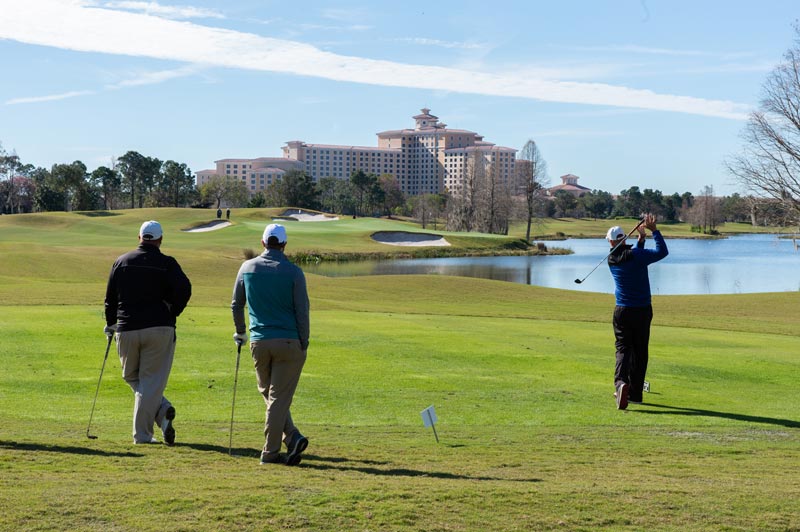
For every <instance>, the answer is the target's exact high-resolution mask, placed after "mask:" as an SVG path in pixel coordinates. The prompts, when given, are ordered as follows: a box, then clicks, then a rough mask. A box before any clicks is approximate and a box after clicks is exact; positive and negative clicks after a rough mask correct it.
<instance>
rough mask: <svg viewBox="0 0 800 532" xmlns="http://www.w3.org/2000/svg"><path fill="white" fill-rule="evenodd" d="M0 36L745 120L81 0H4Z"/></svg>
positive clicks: (615, 92)
mask: <svg viewBox="0 0 800 532" xmlns="http://www.w3.org/2000/svg"><path fill="white" fill-rule="evenodd" d="M5 3H6V6H4V7H5V9H4V13H3V17H0V38H6V39H12V40H15V41H19V42H23V43H29V44H36V45H42V46H53V47H57V48H61V49H68V50H77V51H83V52H99V53H107V54H118V55H128V56H137V57H149V58H157V59H164V60H173V61H182V62H186V63H190V64H202V65H212V66H222V67H226V68H239V69H246V70H256V71H269V72H282V73H287V74H294V75H299V76H309V77H318V78H325V79H329V80H335V81H345V82H350V83H363V84H371V85H380V86H391V87H407V88H416V89H426V90H443V89H445V90H449V91H451V92H461V93H471V94H482V95H491V96H505V97H516V98H528V99H533V100H540V101H548V102H564V103H580V104H588V105H605V106H615V107H629V108H640V109H650V110H660V111H668V112H680V113H690V114H697V115H705V116H714V117H723V118H731V119H745V118H746V116H747V113H748V112H749V110H750V108H749V106H747V105H743V104H739V103H735V102H731V101H725V100H710V99H704V98H695V97H691V96H680V95H672V94H661V93H656V92H654V91H650V90H642V89H633V88H629V87H625V86H619V85H610V84H603V83H580V82H575V81H558V80H550V79H544V78H530V77H524V76H519V75H514V74H510V75H497V74H491V73H486V72H475V71H469V70H462V69H455V68H447V67H438V66H426V65H414V64H406V63H398V62H392V61H383V60H374V59H367V58H362V57H353V56H345V55H339V54H334V53H330V52H325V51H323V50H320V49H319V48H316V47H314V46H311V45H308V44H305V43H301V42H296V41H289V40H282V39H274V38H267V37H261V36H258V35H254V34H250V33H242V32H237V31H232V30H227V29H220V28H214V27H209V26H202V25H198V24H194V23H190V22H186V21H174V20H169V19H165V18H160V17H155V16H151V15H143V14H140V13H129V12H125V11H116V10H110V9H103V8H97V7H94V8H91V9H90V8H87V6H88V5H89V4H88V3H87V2H86V1H85V0H6V2H5Z"/></svg>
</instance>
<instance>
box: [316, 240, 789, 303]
mask: <svg viewBox="0 0 800 532" xmlns="http://www.w3.org/2000/svg"><path fill="white" fill-rule="evenodd" d="M546 244H547V245H548V246H550V247H561V248H568V249H571V250H572V251H573V252H574V253H573V254H572V255H555V256H543V257H457V258H442V259H408V260H384V261H356V262H344V263H320V264H306V265H303V269H304V270H305V271H306V272H309V273H316V274H320V275H326V276H355V275H399V274H425V275H458V276H464V277H479V278H484V279H495V280H500V281H509V282H514V283H521V284H530V285H536V286H545V287H550V288H562V289H567V290H581V291H588V292H601V293H609V294H611V293H613V292H614V283H613V281H612V279H611V274H610V273H609V271H608V266H607V265H606V263H605V261H603V263H602V264H601V265H600V266H599V267H598V268H597V269H596V270H595V271H594V273H592V274H591V275H590V276H589V277H588V278H587V279H586V281H584V282H583V283H582V284H576V283H575V279H582V278H583V277H585V276H586V275H587V274H588V273H589V272H590V271H591V270H592V268H594V267H595V266H596V265H597V264H598V263H600V261H601V260H603V257H605V255H606V254H607V253H608V251H609V247H608V243H607V242H606V241H605V240H603V239H568V240H563V241H557V242H546ZM799 244H800V242H799ZM667 246H668V248H669V256H667V258H665V259H663V260H662V261H661V262H658V263H656V264H653V265H651V266H650V268H649V273H650V286H651V290H652V292H653V295H659V294H660V295H678V294H739V293H752V292H786V291H797V290H800V251H797V250H796V249H795V244H794V242H793V241H792V240H791V239H786V238H779V237H778V236H777V235H739V236H732V237H729V238H723V239H714V240H701V239H697V240H693V239H669V238H667ZM647 247H648V248H650V249H652V248H653V247H654V243H653V240H652V239H651V238H648V239H647Z"/></svg>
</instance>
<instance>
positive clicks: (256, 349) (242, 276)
mask: <svg viewBox="0 0 800 532" xmlns="http://www.w3.org/2000/svg"><path fill="white" fill-rule="evenodd" d="M261 244H262V245H263V246H264V248H265V251H264V253H262V254H261V255H259V256H258V257H255V258H253V259H250V260H248V261H245V262H244V263H243V264H242V266H241V268H239V274H238V275H237V276H236V283H235V284H234V286H233V301H232V303H231V309H232V310H233V323H234V326H235V327H236V332H235V333H234V335H233V339H234V341H235V342H236V343H237V344H239V343H244V342H246V341H247V333H246V326H245V320H244V307H245V305H247V308H248V315H249V318H250V353H251V354H252V356H253V363H254V365H255V368H256V379H257V381H258V391H259V392H261V395H263V396H264V401H265V402H266V404H267V420H266V424H265V426H264V436H265V439H266V441H265V443H264V449H263V451H262V452H261V464H262V465H264V464H286V465H297V464H298V463H300V453H302V452H303V451H304V450H305V449H306V447H308V438H306V437H305V436H303V435H302V434H301V433H300V431H299V430H298V429H297V427H295V425H294V422H293V421H292V415H291V413H290V412H289V407H290V406H291V405H292V399H293V397H294V392H295V390H296V389H297V383H298V381H299V380H300V373H301V372H302V370H303V365H304V364H305V361H306V350H307V349H308V335H309V317H308V310H309V306H308V292H307V290H306V278H305V275H303V271H302V270H301V269H300V268H298V267H297V266H295V265H294V264H292V263H291V262H289V260H288V259H287V258H286V255H284V254H283V250H284V248H285V247H286V229H285V228H284V227H283V226H282V225H277V224H270V225H268V226H267V227H266V228H265V229H264V235H263V236H262V238H261ZM281 440H283V442H284V443H285V444H286V449H287V454H286V455H285V456H283V455H281V454H280V450H281Z"/></svg>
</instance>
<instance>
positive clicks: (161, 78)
mask: <svg viewBox="0 0 800 532" xmlns="http://www.w3.org/2000/svg"><path fill="white" fill-rule="evenodd" d="M200 70H202V67H201V66H200V65H188V66H185V67H181V68H177V69H174V70H159V71H156V72H144V73H139V74H136V75H135V76H133V77H131V78H129V79H125V80H122V81H119V82H117V83H112V84H109V85H106V88H107V89H122V88H125V87H138V86H141V85H155V84H157V83H164V82H165V81H169V80H171V79H176V78H182V77H186V76H191V75H193V74H196V73H197V72H199V71H200Z"/></svg>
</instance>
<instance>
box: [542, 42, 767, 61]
mask: <svg viewBox="0 0 800 532" xmlns="http://www.w3.org/2000/svg"><path fill="white" fill-rule="evenodd" d="M554 47H557V48H561V49H565V50H573V51H576V52H601V53H614V54H637V55H660V56H672V57H707V58H708V57H711V58H717V59H722V60H727V61H732V60H735V59H743V58H746V57H752V56H753V55H754V54H752V53H751V52H714V51H709V50H685V49H680V48H656V47H650V46H639V45H635V44H612V45H605V46H567V47H563V46H554Z"/></svg>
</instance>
